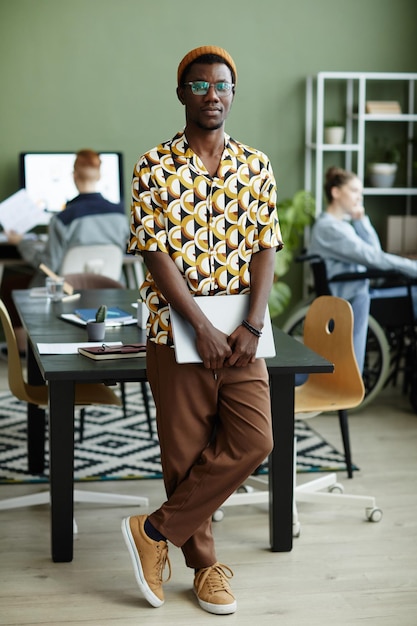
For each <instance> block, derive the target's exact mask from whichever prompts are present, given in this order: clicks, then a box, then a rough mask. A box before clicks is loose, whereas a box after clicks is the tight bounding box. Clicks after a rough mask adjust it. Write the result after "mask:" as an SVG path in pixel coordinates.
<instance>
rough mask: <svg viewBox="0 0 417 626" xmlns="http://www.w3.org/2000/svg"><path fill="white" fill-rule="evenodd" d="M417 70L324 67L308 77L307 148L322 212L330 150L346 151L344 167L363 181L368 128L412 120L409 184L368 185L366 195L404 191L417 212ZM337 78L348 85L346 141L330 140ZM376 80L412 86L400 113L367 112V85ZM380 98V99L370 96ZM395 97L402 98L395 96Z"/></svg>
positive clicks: (309, 181) (308, 182) (308, 174)
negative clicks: (329, 109) (416, 202)
mask: <svg viewBox="0 0 417 626" xmlns="http://www.w3.org/2000/svg"><path fill="white" fill-rule="evenodd" d="M416 80H417V74H411V73H384V72H319V73H318V74H317V75H316V76H314V77H313V76H311V77H309V78H308V79H307V90H306V149H305V181H304V184H305V188H306V189H307V190H309V191H311V192H313V193H314V195H315V200H316V212H317V214H319V213H320V212H321V211H322V205H323V176H324V171H323V170H324V164H323V161H324V155H325V153H329V152H338V153H344V167H345V168H346V169H348V170H352V169H354V168H353V162H355V164H356V168H355V171H356V173H357V174H358V176H359V177H360V178H361V180H365V173H366V172H365V140H366V136H367V129H368V128H369V125H370V124H374V123H375V122H387V123H389V124H392V123H401V124H405V125H406V135H407V149H406V186H405V187H389V188H380V187H379V188H377V187H365V188H364V195H369V196H370V195H373V196H376V195H379V196H388V195H390V196H394V195H395V196H403V197H405V208H404V213H405V214H409V213H410V211H411V198H412V196H416V195H417V188H416V187H413V186H412V181H413V145H412V142H411V139H412V138H413V133H414V124H415V123H417V113H416V112H415V105H416V103H415V99H416V98H415V84H416V83H415V81H416ZM331 81H339V83H340V82H341V83H342V84H343V83H344V86H345V103H344V110H343V111H340V117H341V119H343V120H344V124H345V129H346V131H345V142H344V143H342V144H325V143H324V125H325V121H326V119H325V105H326V90H327V89H328V88H329V87H331ZM371 81H380V82H381V83H382V82H387V84H389V81H403V83H404V85H405V86H406V89H407V94H408V95H407V102H404V103H402V110H404V112H402V113H400V114H384V115H379V114H378V115H377V114H370V113H367V112H366V101H367V90H368V88H369V83H370V82H371ZM370 99H375V98H370ZM390 99H391V100H397V98H396V97H395V96H394V97H392V98H390Z"/></svg>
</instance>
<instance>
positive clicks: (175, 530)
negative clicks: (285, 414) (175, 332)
mask: <svg viewBox="0 0 417 626" xmlns="http://www.w3.org/2000/svg"><path fill="white" fill-rule="evenodd" d="M147 376H148V380H149V383H150V385H151V389H152V393H153V397H154V401H155V405H156V418H157V427H158V436H159V443H160V447H161V461H162V470H163V475H164V483H165V489H166V493H167V498H168V499H167V501H166V502H165V503H164V504H163V505H162V506H161V507H160V508H159V509H158V510H157V511H155V512H154V513H152V514H151V515H150V517H149V519H150V522H151V523H152V524H153V525H154V526H155V528H157V529H158V530H159V532H161V533H162V534H163V535H164V536H165V537H167V539H168V540H169V541H171V542H172V543H173V544H174V545H176V546H178V547H181V549H182V551H183V553H184V556H185V561H186V564H187V565H188V566H189V567H192V568H202V567H209V566H210V565H213V563H215V562H216V560H217V559H216V554H215V548H214V539H213V535H212V528H211V517H212V514H213V513H214V511H216V510H217V509H218V508H219V507H220V506H221V505H222V504H223V502H224V501H225V500H226V499H227V498H228V497H229V496H230V495H231V494H232V493H233V492H234V491H235V490H236V489H237V488H238V487H239V486H240V485H241V484H242V483H243V482H244V481H245V480H246V479H247V477H248V476H250V475H251V474H252V473H253V472H254V471H255V469H256V468H257V467H258V466H259V465H260V464H261V463H262V462H263V461H264V460H265V458H266V457H267V456H268V454H269V453H270V452H271V450H272V446H273V441H272V426H271V405H270V394H269V380H268V371H267V368H266V365H265V362H264V360H263V359H258V360H257V361H255V363H253V364H250V365H248V366H247V367H245V368H223V369H220V370H216V375H215V374H214V372H213V371H212V370H207V369H205V368H204V366H203V365H201V364H191V363H190V364H181V365H179V364H178V363H176V361H175V353H174V350H173V349H172V348H170V347H167V346H161V345H156V344H155V343H154V342H150V341H149V342H148V350H147Z"/></svg>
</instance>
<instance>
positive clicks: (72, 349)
mask: <svg viewBox="0 0 417 626" xmlns="http://www.w3.org/2000/svg"><path fill="white" fill-rule="evenodd" d="M104 343H105V344H106V346H121V345H123V343H122V342H121V341H105V342H104ZM102 345H103V341H82V342H80V341H78V342H77V343H38V350H39V354H77V353H78V348H85V347H86V346H87V347H88V348H92V347H93V346H102Z"/></svg>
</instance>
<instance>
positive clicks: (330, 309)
mask: <svg viewBox="0 0 417 626" xmlns="http://www.w3.org/2000/svg"><path fill="white" fill-rule="evenodd" d="M352 337H353V313H352V307H351V306H350V304H349V303H348V302H347V301H346V300H343V299H341V298H336V297H335V296H321V297H319V298H316V299H315V300H314V301H313V303H312V304H311V306H310V308H309V309H308V312H307V315H306V317H305V322H304V344H305V345H306V346H308V347H309V348H310V349H311V350H313V351H314V352H316V353H317V354H320V355H321V356H323V357H324V358H325V359H327V360H328V361H330V362H331V363H333V364H334V372H333V373H332V374H310V375H309V377H308V379H307V381H306V382H305V383H304V384H302V385H300V386H299V387H296V388H295V397H294V403H295V404H294V412H295V414H296V415H298V416H299V417H300V419H308V418H311V417H314V416H316V415H318V414H319V413H322V412H324V411H342V412H343V415H344V419H343V423H344V428H345V430H346V434H347V435H348V431H347V428H348V422H347V410H348V409H351V408H353V407H355V406H358V404H360V402H361V401H362V398H363V396H364V386H363V381H362V377H361V374H360V372H359V369H358V366H357V363H356V358H355V354H354V351H353V339H352ZM295 447H296V446H295ZM295 467H296V463H295V462H294V473H295ZM294 484H295V480H294ZM248 488H249V489H250V490H249V491H247V492H246V493H245V490H247V489H248ZM323 489H327V492H323V491H322V490H323ZM267 501H268V482H267V481H266V480H264V479H263V478H261V477H259V476H251V477H250V478H249V479H248V481H247V482H246V483H245V485H244V486H243V492H242V490H241V492H240V493H235V494H233V495H232V496H230V498H229V499H228V500H226V502H225V503H224V505H223V506H222V507H221V508H223V507H227V506H233V505H238V504H255V503H262V502H267ZM331 501H335V502H341V503H346V504H349V505H354V504H356V505H362V506H364V507H365V515H366V518H367V519H368V520H369V521H373V522H377V521H379V520H380V519H381V517H382V511H381V510H380V509H379V508H377V507H376V504H375V498H373V497H371V496H356V495H349V494H344V493H343V487H342V486H341V485H340V484H339V483H338V482H337V477H336V474H335V473H331V474H329V475H327V476H323V477H320V478H316V479H314V480H312V481H309V482H307V483H304V484H302V485H297V486H295V488H294V509H293V534H294V536H298V535H299V532H300V523H299V520H298V512H297V507H296V502H317V503H321V504H323V503H326V504H327V503H330V502H331ZM221 517H222V513H221V512H220V513H219V512H216V513H215V514H214V516H213V518H214V519H215V520H216V519H221Z"/></svg>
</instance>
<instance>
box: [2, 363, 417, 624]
mask: <svg viewBox="0 0 417 626" xmlns="http://www.w3.org/2000/svg"><path fill="white" fill-rule="evenodd" d="M0 380H2V385H3V388H4V387H7V383H6V382H5V378H4V366H3V367H1V366H0ZM350 424H351V438H352V446H353V456H354V461H355V462H356V463H357V465H358V466H360V471H359V472H357V473H356V474H355V478H354V479H353V480H350V481H348V480H347V479H345V477H344V475H343V474H341V475H340V479H341V480H342V481H343V482H344V484H345V487H346V488H347V489H346V491H351V492H353V493H357V494H369V495H374V496H375V497H376V498H377V504H378V505H379V506H380V507H381V508H382V509H383V511H384V517H383V519H382V521H381V522H380V523H370V522H368V521H366V520H365V516H364V511H363V510H362V509H361V508H355V509H350V508H349V507H341V506H340V505H338V506H336V505H334V504H332V505H331V506H330V505H329V506H328V507H327V509H326V510H325V509H323V508H321V507H319V506H317V505H313V504H300V505H299V512H300V518H301V524H302V528H301V536H300V537H299V538H298V539H296V540H295V541H294V548H293V550H292V552H289V553H271V552H270V551H269V549H268V545H269V544H268V517H267V514H266V512H265V509H264V508H263V507H262V506H252V507H250V506H245V507H234V508H229V509H227V511H226V516H225V518H224V520H223V521H222V522H219V523H216V524H215V535H216V539H217V546H218V558H219V560H220V561H222V562H224V563H226V564H228V565H230V566H231V567H232V568H233V570H234V572H235V576H234V579H233V581H232V586H233V590H234V592H235V594H236V597H237V601H238V610H237V613H236V614H234V615H231V616H227V617H226V616H225V617H223V618H222V617H214V616H212V615H209V614H207V613H205V612H203V611H202V610H201V609H200V608H199V607H198V605H197V603H196V600H195V598H194V596H193V593H192V592H191V583H192V572H191V571H190V570H187V568H186V567H185V565H184V563H183V559H182V555H181V552H180V551H179V550H178V549H177V548H174V547H173V546H171V547H170V556H171V562H172V567H173V576H172V580H171V581H170V582H169V583H168V584H167V585H166V587H165V595H166V602H165V605H164V606H163V607H161V608H159V609H154V608H152V607H150V606H149V605H148V604H147V603H146V602H145V601H144V600H143V599H142V597H141V596H140V594H139V592H138V590H137V588H136V584H135V580H134V576H133V573H132V569H131V566H130V561H129V557H128V554H127V552H126V550H125V547H124V543H123V541H122V538H121V533H120V522H121V519H122V517H124V516H125V515H128V514H134V513H135V511H134V510H132V509H130V508H128V507H123V508H120V507H115V506H105V505H89V504H82V505H77V507H76V519H77V522H78V527H79V534H78V537H77V539H76V541H75V557H74V560H73V562H72V563H60V564H54V563H52V562H51V559H50V544H49V511H48V507H47V506H46V505H45V506H37V507H32V508H22V509H17V510H14V511H13V510H10V511H0V521H1V537H0V546H1V550H0V624H7V625H9V626H11V625H16V624H25V625H26V626H29V625H35V624H37V625H39V624H42V625H47V624H51V625H54V626H56V625H64V624H78V625H89V626H93V625H94V626H109V625H114V626H133V625H134V626H137V625H138V624H146V625H151V624H155V625H158V626H161V624H166V625H167V626H175V625H180V626H186V625H188V624H189V625H192V626H196V625H200V624H201V625H203V624H213V620H215V621H221V620H224V621H225V622H226V621H227V623H228V624H238V625H239V626H244V625H251V626H254V625H255V624H256V626H261V625H263V624H274V625H275V624H277V625H279V626H304V625H308V626H316V625H317V626H324V625H326V624H332V625H335V626H345V625H353V624H355V625H356V624H364V625H367V624H375V625H378V626H415V625H416V624H417V415H416V414H415V413H413V411H412V410H411V407H410V405H409V403H408V400H407V399H406V398H404V397H402V396H401V395H400V394H399V393H398V391H395V390H393V389H389V390H387V391H384V393H383V394H382V395H381V396H380V398H379V399H378V400H377V401H375V403H374V404H373V405H372V406H371V407H369V408H366V409H364V410H363V412H358V413H356V414H352V415H351V417H350ZM311 425H312V426H313V427H314V428H316V429H317V430H318V431H319V432H321V433H322V434H323V436H324V437H325V438H327V439H328V441H330V442H332V443H333V444H334V445H335V446H336V447H339V448H340V438H339V431H338V424H337V419H336V418H335V416H331V415H327V416H319V417H317V418H315V419H314V420H313V421H312V422H311ZM306 478H308V475H307V476H304V480H305V479H306ZM80 488H83V487H82V486H81V487H80ZM86 488H89V489H92V488H94V489H97V490H112V491H117V492H119V493H126V494H143V495H147V496H149V498H150V503H151V505H150V510H151V509H152V508H153V507H157V506H158V505H159V504H160V503H161V501H162V499H163V488H162V484H161V481H159V480H146V481H132V482H128V481H125V482H117V483H110V484H102V483H94V484H93V485H92V484H89V485H88V486H86ZM40 489H41V488H40V487H39V486H35V485H26V486H24V485H18V486H0V499H3V498H6V497H11V496H16V495H23V494H26V493H31V492H34V491H38V490H40Z"/></svg>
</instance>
